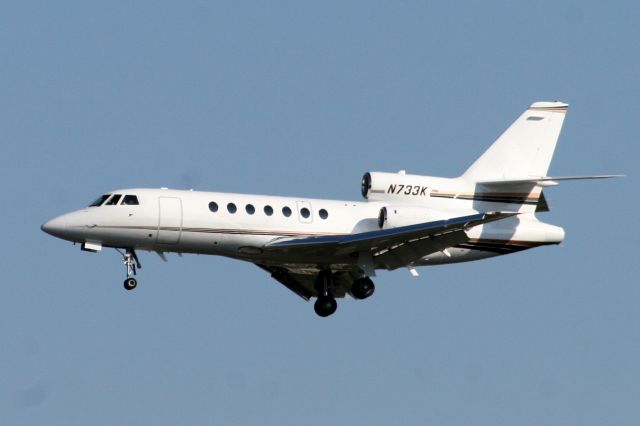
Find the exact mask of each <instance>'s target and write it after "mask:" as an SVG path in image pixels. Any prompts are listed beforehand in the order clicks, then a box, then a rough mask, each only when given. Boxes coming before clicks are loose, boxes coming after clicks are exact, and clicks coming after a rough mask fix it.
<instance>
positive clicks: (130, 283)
mask: <svg viewBox="0 0 640 426" xmlns="http://www.w3.org/2000/svg"><path fill="white" fill-rule="evenodd" d="M137 286H138V280H136V279H135V278H133V277H131V278H127V279H126V280H124V288H125V289H126V290H133V289H134V288H136V287H137Z"/></svg>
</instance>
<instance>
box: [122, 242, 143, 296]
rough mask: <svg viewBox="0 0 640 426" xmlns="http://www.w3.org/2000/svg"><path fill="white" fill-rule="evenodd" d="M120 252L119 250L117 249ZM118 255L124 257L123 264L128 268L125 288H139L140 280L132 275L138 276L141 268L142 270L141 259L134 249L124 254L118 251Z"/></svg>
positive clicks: (127, 250)
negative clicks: (137, 273)
mask: <svg viewBox="0 0 640 426" xmlns="http://www.w3.org/2000/svg"><path fill="white" fill-rule="evenodd" d="M116 250H118V249H116ZM118 253H120V254H121V255H122V263H124V266H125V268H127V278H126V279H125V280H124V288H125V289H126V290H133V289H134V288H136V287H137V286H138V280H136V279H135V278H133V276H132V275H136V272H137V270H138V269H139V268H142V265H141V264H140V259H138V255H137V254H136V252H135V251H134V250H133V249H126V251H125V252H124V253H122V252H121V251H120V250H118Z"/></svg>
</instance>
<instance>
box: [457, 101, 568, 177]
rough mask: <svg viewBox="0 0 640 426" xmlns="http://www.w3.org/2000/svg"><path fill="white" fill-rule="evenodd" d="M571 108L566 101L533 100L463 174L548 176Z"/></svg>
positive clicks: (474, 175) (476, 175)
mask: <svg viewBox="0 0 640 426" xmlns="http://www.w3.org/2000/svg"><path fill="white" fill-rule="evenodd" d="M567 108H568V105H567V104H565V103H562V102H536V103H534V104H532V105H531V106H530V107H529V108H528V109H527V110H526V111H525V112H524V113H523V114H522V115H521V116H520V117H519V118H518V119H517V120H516V121H515V122H514V123H513V124H512V125H511V126H510V127H509V128H508V129H507V130H506V131H505V132H504V133H503V134H502V135H500V137H499V138H498V139H497V140H496V141H495V142H494V143H493V145H491V146H490V147H489V149H487V150H486V151H485V152H484V154H482V155H481V156H480V158H478V159H477V160H476V161H475V162H474V163H473V164H472V165H471V167H469V168H468V169H467V171H466V172H464V174H463V175H462V177H464V178H466V179H468V180H470V181H474V182H480V181H499V180H510V179H514V178H516V179H522V178H524V177H544V176H546V175H547V171H548V170H549V164H550V163H551V158H552V157H553V152H554V150H555V148H556V143H557V142H558V136H559V135H560V130H561V128H562V123H563V121H564V117H565V114H566V112H567Z"/></svg>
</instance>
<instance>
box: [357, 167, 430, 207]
mask: <svg viewBox="0 0 640 426" xmlns="http://www.w3.org/2000/svg"><path fill="white" fill-rule="evenodd" d="M432 179H433V178H429V177H427V176H419V175H407V174H404V172H401V173H381V172H368V173H365V174H364V176H362V188H361V190H362V196H363V197H364V198H366V199H367V200H369V201H384V200H403V201H406V202H409V203H414V202H419V201H421V200H424V199H426V198H428V197H429V193H430V190H431V188H430V182H431V181H432Z"/></svg>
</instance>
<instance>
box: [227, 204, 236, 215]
mask: <svg viewBox="0 0 640 426" xmlns="http://www.w3.org/2000/svg"><path fill="white" fill-rule="evenodd" d="M227 210H228V211H229V213H231V214H233V213H235V212H237V211H238V208H237V207H236V205H235V204H233V203H229V204H227Z"/></svg>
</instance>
